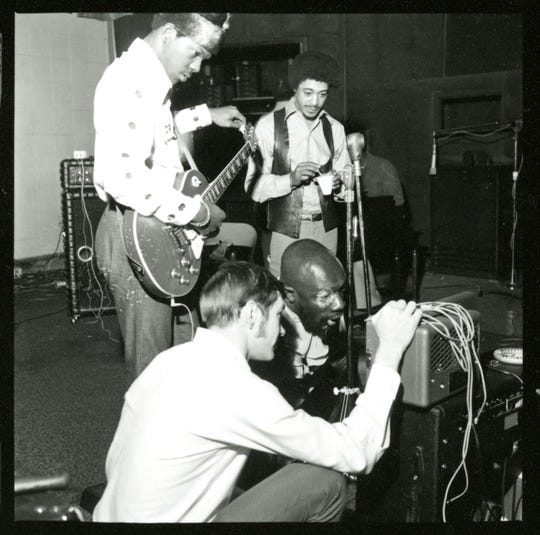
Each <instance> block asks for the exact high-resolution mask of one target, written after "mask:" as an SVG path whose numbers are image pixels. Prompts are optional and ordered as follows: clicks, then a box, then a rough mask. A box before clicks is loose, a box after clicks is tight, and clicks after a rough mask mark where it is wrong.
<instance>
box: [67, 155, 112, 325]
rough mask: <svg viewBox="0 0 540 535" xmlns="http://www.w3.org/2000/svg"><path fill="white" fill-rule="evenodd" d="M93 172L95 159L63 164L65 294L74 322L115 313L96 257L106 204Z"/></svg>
mask: <svg viewBox="0 0 540 535" xmlns="http://www.w3.org/2000/svg"><path fill="white" fill-rule="evenodd" d="M93 171H94V161H93V159H92V158H88V159H84V160H73V159H69V160H63V161H62V162H61V168H60V177H61V182H62V223H63V228H64V232H63V235H64V253H65V271H66V290H67V297H68V305H69V311H70V314H71V321H72V322H76V321H77V320H78V319H79V317H80V316H85V315H94V314H101V313H105V312H112V311H114V304H113V299H112V294H111V292H110V289H109V286H108V282H107V281H106V280H105V278H104V277H103V275H102V274H101V273H100V271H99V268H98V266H97V263H96V258H95V254H94V238H95V233H96V228H97V225H98V223H99V219H100V217H101V214H102V213H103V210H104V207H105V204H104V203H103V201H102V200H101V199H100V198H99V197H98V195H97V193H96V191H95V189H94V184H93Z"/></svg>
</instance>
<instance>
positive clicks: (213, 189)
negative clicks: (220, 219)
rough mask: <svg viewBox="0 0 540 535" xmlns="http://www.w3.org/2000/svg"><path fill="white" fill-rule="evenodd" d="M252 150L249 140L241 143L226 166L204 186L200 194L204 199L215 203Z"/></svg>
mask: <svg viewBox="0 0 540 535" xmlns="http://www.w3.org/2000/svg"><path fill="white" fill-rule="evenodd" d="M253 150H254V149H253V147H252V145H251V144H250V143H249V141H248V142H246V143H245V144H244V145H243V147H242V148H241V149H240V150H239V151H238V152H237V153H236V155H235V156H234V157H233V159H232V160H231V161H230V162H229V163H228V164H227V167H225V169H223V171H221V173H220V174H219V175H218V176H217V177H216V179H215V180H214V181H213V182H212V183H211V184H210V185H209V186H208V188H206V191H205V192H204V193H203V194H202V198H203V200H204V201H207V202H210V203H211V204H215V202H216V201H217V200H218V199H219V198H220V197H221V196H222V195H223V193H224V192H225V190H226V189H227V188H228V187H229V185H230V183H231V182H232V181H233V179H234V177H235V176H236V175H237V173H238V171H240V169H241V168H242V166H243V165H244V164H245V163H246V161H247V159H248V158H249V156H250V155H251V154H252V153H253Z"/></svg>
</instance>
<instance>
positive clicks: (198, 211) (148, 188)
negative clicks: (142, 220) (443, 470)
mask: <svg viewBox="0 0 540 535" xmlns="http://www.w3.org/2000/svg"><path fill="white" fill-rule="evenodd" d="M229 19H230V15H229V14H227V13H156V14H155V15H154V17H153V19H152V30H151V32H150V33H149V34H148V35H147V36H146V37H145V38H144V39H139V38H137V39H135V40H134V41H133V43H132V44H131V46H130V47H129V49H128V51H127V52H124V53H123V54H122V56H121V57H120V58H117V59H116V60H115V61H114V62H113V63H112V64H111V65H110V66H109V67H108V68H107V69H106V70H105V73H104V74H103V76H102V78H101V80H100V81H99V83H98V85H97V88H96V93H95V99H94V126H95V129H96V141H95V164H94V183H95V187H96V190H97V192H98V194H99V197H100V198H101V199H102V200H103V201H105V202H107V208H106V210H105V211H104V214H103V216H102V218H101V220H100V223H99V225H98V228H97V231H96V254H97V259H98V263H99V266H100V268H101V269H102V270H103V272H104V274H105V277H106V279H107V280H108V282H109V284H110V287H111V290H112V293H113V296H114V301H115V307H116V314H117V318H118V321H119V324H120V329H121V332H122V337H123V341H124V355H125V360H126V365H127V368H128V382H129V384H131V383H132V382H133V381H134V380H135V379H136V378H137V377H138V376H139V374H140V373H141V372H142V371H143V369H144V368H145V367H146V366H147V365H148V364H149V362H150V361H151V360H152V359H153V358H154V356H155V355H157V354H158V353H160V352H161V351H164V350H165V349H168V348H169V347H170V346H171V345H172V333H173V327H172V319H173V317H172V309H171V306H170V305H169V303H167V302H165V301H160V300H158V299H156V298H154V297H152V296H151V295H150V294H148V293H147V292H146V290H145V289H144V288H143V287H142V286H141V284H140V282H139V281H138V280H137V278H136V277H135V275H134V273H133V271H132V269H131V267H130V264H129V263H128V260H127V257H126V249H125V244H124V241H123V236H122V230H121V229H122V217H123V215H122V214H123V213H124V212H125V211H126V210H134V211H135V212H137V213H138V214H140V215H142V216H154V217H156V218H157V219H159V220H160V221H162V222H163V223H166V224H174V225H181V226H185V225H190V226H193V227H196V228H197V229H198V230H199V231H200V232H201V233H202V234H203V235H204V234H208V233H210V232H212V231H214V230H216V229H217V228H218V227H219V226H220V225H221V223H222V222H223V219H224V218H225V214H224V212H223V211H222V210H221V209H220V208H218V207H217V206H216V205H214V204H208V203H205V202H203V201H202V199H201V197H200V195H196V196H194V197H193V198H192V197H189V196H187V195H184V194H182V193H181V192H180V191H178V190H177V189H175V188H174V182H175V179H176V177H177V175H178V173H181V172H182V171H183V167H182V163H181V160H180V154H179V152H178V144H177V137H178V135H179V134H182V133H187V132H191V131H193V130H196V129H199V128H202V127H204V126H207V125H209V124H211V123H212V122H213V123H215V124H216V125H218V126H222V127H236V128H239V127H241V126H242V124H244V123H245V118H244V116H243V115H242V114H241V113H240V112H239V111H238V110H237V109H236V108H235V107H234V106H226V107H223V108H215V109H209V108H208V107H207V106H206V105H204V104H203V105H200V106H195V107H193V108H190V109H186V110H182V111H180V112H179V113H178V114H177V115H176V117H174V118H173V116H172V113H171V107H170V106H171V102H170V94H171V88H172V85H173V84H174V83H176V82H186V80H188V78H189V77H190V76H191V75H192V74H193V73H197V72H199V70H200V68H201V63H202V61H204V60H206V59H208V58H210V57H211V56H212V55H213V54H215V53H216V52H217V51H218V50H219V47H220V45H221V44H222V42H223V40H224V38H225V34H226V32H227V29H228V28H229Z"/></svg>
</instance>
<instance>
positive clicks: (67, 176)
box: [60, 158, 94, 190]
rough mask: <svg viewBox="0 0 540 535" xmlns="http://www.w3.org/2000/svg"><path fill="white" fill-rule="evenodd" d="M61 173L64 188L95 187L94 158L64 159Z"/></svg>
mask: <svg viewBox="0 0 540 535" xmlns="http://www.w3.org/2000/svg"><path fill="white" fill-rule="evenodd" d="M60 174H61V179H62V188H63V189H64V190H73V189H75V190H76V189H80V188H81V187H83V188H91V189H94V158H85V159H83V160H74V159H69V160H63V161H62V169H61V173H60Z"/></svg>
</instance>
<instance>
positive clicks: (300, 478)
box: [214, 463, 346, 522]
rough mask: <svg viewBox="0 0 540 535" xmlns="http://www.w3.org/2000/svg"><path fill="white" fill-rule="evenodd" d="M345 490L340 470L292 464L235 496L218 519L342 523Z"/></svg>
mask: <svg viewBox="0 0 540 535" xmlns="http://www.w3.org/2000/svg"><path fill="white" fill-rule="evenodd" d="M345 493H346V481H345V477H344V476H343V475H341V474H340V473H338V472H336V471H334V470H330V469H328V468H322V467H320V466H314V465H311V464H304V463H290V464H287V465H285V466H284V467H283V468H281V469H280V470H278V471H277V472H275V473H274V474H272V475H271V476H270V477H267V478H266V479H264V480H263V481H261V482H260V483H259V484H257V485H255V486H254V487H252V488H251V489H249V490H247V491H246V492H244V493H243V494H241V495H240V496H239V497H238V498H236V499H234V500H233V501H232V502H231V503H230V504H229V505H227V506H226V507H224V508H223V509H222V510H221V511H220V512H219V513H218V515H217V516H216V518H215V519H214V522H338V521H339V520H340V519H341V515H342V514H343V510H344V508H345Z"/></svg>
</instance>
